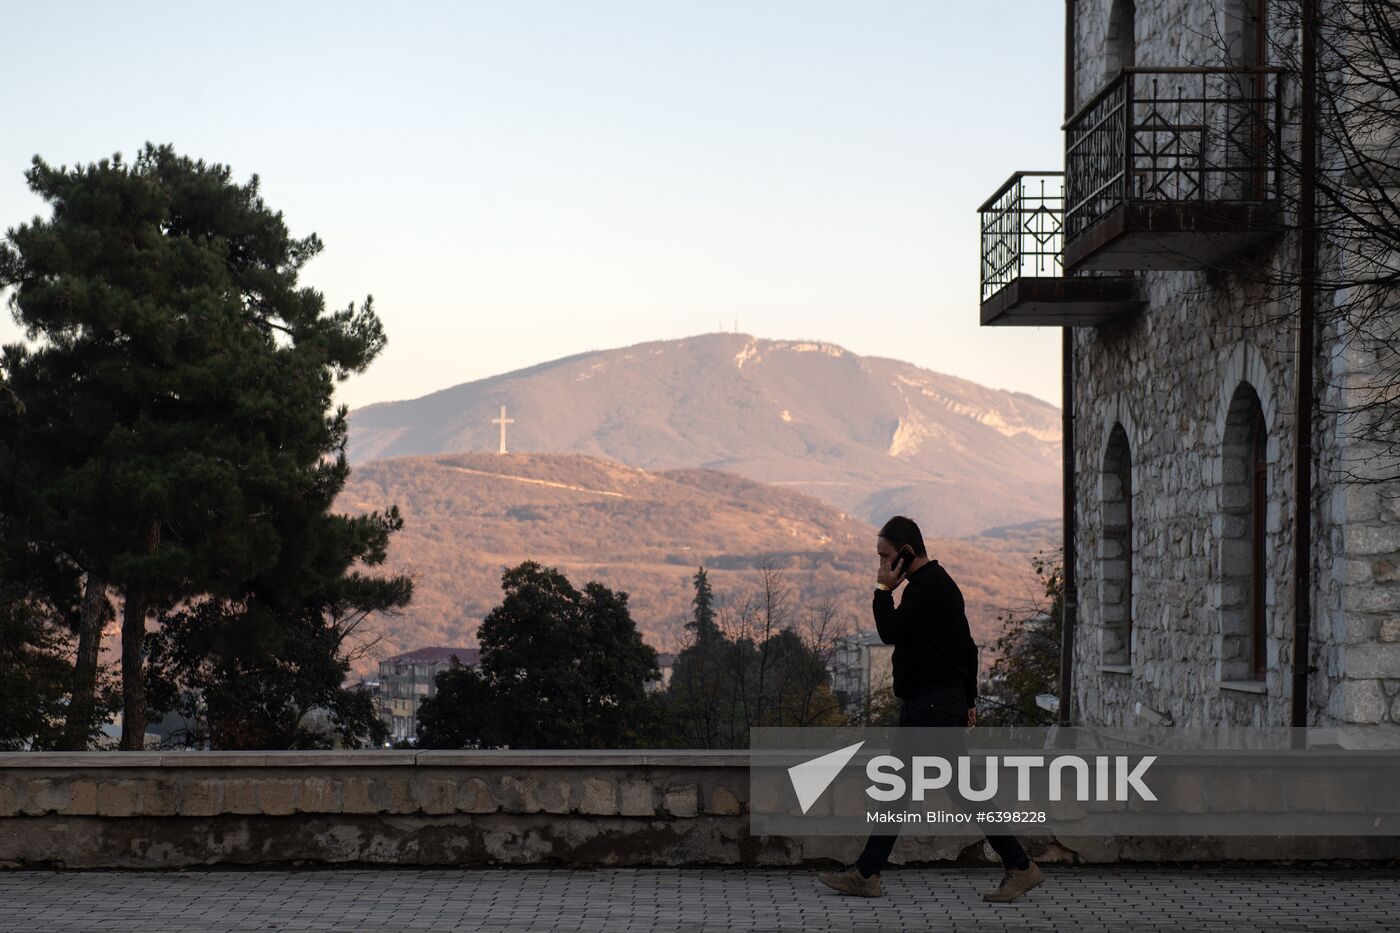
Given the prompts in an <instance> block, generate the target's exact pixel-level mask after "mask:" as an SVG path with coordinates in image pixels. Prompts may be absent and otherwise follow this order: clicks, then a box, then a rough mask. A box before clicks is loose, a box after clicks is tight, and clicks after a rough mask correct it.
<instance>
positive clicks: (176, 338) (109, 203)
mask: <svg viewBox="0 0 1400 933" xmlns="http://www.w3.org/2000/svg"><path fill="white" fill-rule="evenodd" d="M26 178H27V180H28V182H29V186H30V188H31V190H33V191H34V192H35V193H36V194H39V195H40V196H41V197H43V198H44V199H45V200H46V201H48V202H49V204H50V205H51V206H52V216H51V217H50V218H48V219H40V218H36V219H34V220H33V221H32V222H30V223H28V224H23V225H21V226H19V227H17V228H15V229H12V230H11V231H10V232H9V237H8V239H9V242H8V243H4V244H0V287H5V286H12V287H13V288H14V292H13V298H12V305H13V308H14V312H15V317H16V319H17V321H18V322H19V323H20V324H21V326H22V327H23V328H24V329H25V333H26V336H27V338H28V341H29V343H28V345H12V346H8V347H5V348H4V351H3V357H0V379H2V380H4V381H5V382H6V383H7V384H8V385H9V387H10V389H11V390H12V391H13V393H14V395H15V397H16V398H17V399H18V400H19V401H20V402H21V403H22V405H23V408H24V411H23V413H22V414H20V413H17V412H13V411H11V412H8V413H6V412H5V411H4V410H3V409H0V485H3V486H4V487H5V489H0V502H3V503H4V507H6V508H9V507H17V508H20V509H22V510H23V513H24V518H25V521H24V526H25V527H26V528H28V529H31V531H33V532H34V533H35V534H39V535H41V536H42V540H43V542H44V544H45V546H47V547H51V548H52V549H53V550H54V551H56V552H59V553H62V554H64V555H65V556H66V558H67V559H68V560H69V561H71V562H72V564H73V565H74V566H75V567H77V568H78V569H79V570H80V571H81V572H82V573H83V574H84V575H85V580H86V586H87V588H88V589H89V590H90V591H91V592H92V595H93V597H94V598H92V599H91V600H87V601H86V605H87V606H88V607H89V610H90V611H89V612H88V613H84V615H83V617H82V619H81V621H80V623H79V629H80V631H79V647H78V654H79V657H80V659H81V658H83V657H86V656H87V655H89V654H93V656H95V648H94V647H93V644H94V642H95V641H96V639H98V638H99V637H100V634H101V625H100V619H99V618H98V615H99V613H100V609H101V607H102V606H103V604H104V603H105V601H106V597H107V593H108V591H109V588H110V590H111V591H112V592H114V593H115V594H116V595H117V596H119V597H120V600H121V604H122V614H123V617H122V682H123V683H122V692H123V732H122V741H121V747H122V748H125V749H139V748H140V747H141V744H142V738H143V734H144V730H145V726H146V723H147V708H146V707H147V703H146V695H145V677H144V676H143V670H142V668H143V655H144V654H145V651H146V644H145V642H146V620H147V618H148V616H149V615H150V614H151V613H153V612H155V613H168V612H170V611H173V610H175V609H176V607H180V606H184V605H188V604H190V603H191V601H192V600H196V599H198V598H199V597H209V598H212V599H216V600H219V599H224V600H230V601H233V602H234V603H238V602H241V601H243V600H245V599H246V598H247V595H248V593H249V581H250V580H258V579H266V578H267V577H268V576H269V575H271V574H274V573H275V568H276V567H277V566H278V564H279V561H280V560H282V559H283V558H282V552H283V550H284V548H285V547H289V546H294V542H287V541H284V538H283V535H284V534H285V533H287V531H288V528H287V527H286V526H279V521H278V515H279V510H282V509H284V508H285V507H286V506H287V504H288V503H293V502H316V503H320V502H328V501H330V498H333V495H329V494H330V493H332V492H333V491H334V490H335V489H338V488H339V485H338V484H340V483H343V481H344V475H345V466H344V455H343V446H344V431H345V410H344V409H343V408H341V409H338V410H336V411H335V412H334V414H331V413H330V407H331V394H332V390H333V385H334V380H335V379H343V378H346V377H347V376H348V375H350V374H351V373H354V372H359V371H361V370H363V369H364V368H365V367H366V366H368V365H369V363H370V362H371V361H372V360H373V359H374V357H375V356H376V355H377V354H378V353H379V351H380V350H381V349H382V347H383V345H384V335H383V331H382V329H381V327H380V324H379V320H378V318H377V317H376V316H375V314H374V312H373V310H372V307H371V304H370V302H369V301H368V300H366V302H365V303H364V304H363V305H362V306H361V307H359V308H355V307H354V306H353V305H352V306H351V307H349V308H347V309H345V310H343V311H339V312H335V313H332V314H327V313H325V303H324V300H323V298H322V296H321V295H320V293H319V292H317V291H315V290H314V289H311V288H307V287H303V286H301V285H299V284H298V275H299V273H300V271H301V269H302V267H303V266H304V264H305V263H306V262H307V261H308V260H310V259H311V258H312V257H314V256H315V255H316V254H317V253H319V252H320V250H321V243H320V241H319V240H318V239H317V238H316V236H315V235H314V234H313V235H311V236H308V237H305V238H303V239H294V238H293V237H292V236H291V235H290V234H289V233H288V231H287V228H286V225H285V223H284V222H283V220H282V216H281V214H280V213H274V212H273V211H272V210H270V209H269V208H268V207H267V206H266V205H265V204H264V202H263V201H262V198H261V196H260V195H259V193H258V180H257V177H256V176H254V177H253V178H252V179H251V180H250V181H249V182H248V183H246V184H242V185H239V184H236V183H234V182H233V181H232V180H231V173H230V170H229V169H228V168H226V167H224V166H220V165H209V164H206V163H204V162H203V161H193V160H191V159H189V158H186V157H183V156H179V155H177V154H176V153H175V152H174V151H173V149H171V147H169V146H161V147H155V146H152V145H150V144H147V146H146V147H145V148H144V149H143V150H142V151H141V152H140V154H139V155H138V156H137V158H136V160H135V162H133V163H131V164H127V163H125V162H123V161H122V159H121V157H120V156H116V157H113V158H112V159H110V160H102V161H99V162H96V163H92V164H89V165H85V166H84V165H79V166H77V167H76V168H74V169H72V170H69V169H66V168H63V167H59V168H55V167H53V166H50V165H49V164H47V163H46V162H44V161H43V160H42V159H40V158H37V157H36V158H35V160H34V163H33V166H32V167H31V168H30V170H29V171H28V172H27V173H26ZM295 528H296V526H295V525H294V526H293V531H295ZM78 671H79V677H80V679H81V678H86V677H89V676H91V669H90V666H89V665H85V664H80V665H79V666H78ZM92 693H93V688H92V685H91V683H81V682H80V683H77V684H76V685H75V688H74V702H73V704H72V706H71V708H72V709H73V710H75V711H81V710H83V709H84V708H86V706H87V705H88V704H89V703H90V700H89V698H90V697H91V695H92ZM79 731H80V730H79Z"/></svg>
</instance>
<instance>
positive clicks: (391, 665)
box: [379, 648, 481, 742]
mask: <svg viewBox="0 0 1400 933" xmlns="http://www.w3.org/2000/svg"><path fill="white" fill-rule="evenodd" d="M454 655H455V656H456V657H457V659H458V660H460V661H461V662H462V664H464V665H465V666H467V667H476V666H478V665H479V664H480V663H481V651H480V649H478V648H417V649H415V650H413V651H408V652H405V653H404V654H396V655H394V656H393V657H392V658H385V659H384V660H383V661H380V662H379V717H380V719H382V720H384V724H385V725H387V726H388V727H389V737H390V739H391V740H392V741H395V742H399V741H402V740H404V739H413V738H416V737H417V735H418V706H419V704H421V703H422V702H423V700H425V699H427V698H428V697H431V696H434V695H436V693H437V687H436V684H435V682H434V678H436V677H437V675H438V673H439V672H440V671H445V670H447V668H448V667H450V666H451V664H452V658H453V656H454Z"/></svg>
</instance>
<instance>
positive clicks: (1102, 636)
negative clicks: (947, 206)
mask: <svg viewBox="0 0 1400 933" xmlns="http://www.w3.org/2000/svg"><path fill="white" fill-rule="evenodd" d="M1323 2H1324V5H1326V0H1323ZM1289 22H1290V20H1289V18H1288V17H1286V16H1284V15H1283V13H1282V12H1281V11H1280V9H1279V8H1278V6H1276V5H1275V4H1273V3H1269V2H1262V0H1199V2H1198V0H1163V2H1160V3H1153V4H1137V5H1136V6H1135V5H1134V3H1133V2H1132V0H1072V2H1070V3H1068V4H1067V22H1066V50H1067V56H1066V58H1067V63H1066V73H1065V81H1066V95H1065V97H1066V101H1065V103H1066V107H1065V110H1066V122H1065V164H1064V167H1063V171H1060V172H1038V173H1017V174H1016V175H1013V176H1012V178H1011V179H1010V180H1009V181H1008V182H1007V183H1006V184H1005V185H1003V186H1002V188H1001V189H999V190H998V191H997V192H996V193H995V194H993V196H992V197H991V198H989V199H988V201H987V202H986V203H985V204H984V205H983V206H982V208H981V220H982V305H981V314H982V323H983V324H986V325H1039V326H1044V325H1050V326H1056V327H1060V328H1062V330H1063V334H1064V359H1065V360H1067V361H1069V364H1070V365H1068V366H1067V367H1066V371H1067V378H1066V386H1065V392H1066V400H1067V404H1066V406H1065V407H1066V414H1067V416H1068V417H1067V424H1066V429H1067V430H1066V435H1067V437H1072V443H1067V444H1066V458H1067V464H1066V473H1067V474H1071V471H1072V477H1073V481H1072V483H1071V484H1069V488H1068V491H1067V496H1066V499H1067V513H1066V514H1067V518H1072V521H1067V522H1066V525H1067V540H1068V538H1069V537H1070V536H1072V539H1073V540H1072V545H1073V546H1072V550H1071V553H1072V555H1073V562H1072V567H1071V568H1070V570H1071V572H1072V573H1073V575H1074V581H1075V584H1076V590H1077V607H1076V606H1075V605H1073V603H1072V604H1071V607H1070V618H1071V619H1072V620H1073V624H1072V627H1070V626H1067V630H1069V631H1070V632H1072V635H1071V636H1070V637H1071V638H1072V661H1073V664H1072V677H1071V678H1070V684H1071V686H1070V689H1069V690H1068V691H1067V692H1066V695H1068V696H1070V698H1071V699H1072V707H1071V710H1070V711H1069V712H1068V714H1067V716H1066V719H1067V721H1074V722H1078V723H1085V724H1103V725H1146V724H1152V725H1155V724H1176V725H1224V724H1229V725H1266V726H1287V725H1290V724H1293V725H1302V724H1306V725H1324V726H1325V725H1337V724H1348V723H1388V724H1400V484H1398V483H1396V482H1395V481H1394V480H1389V481H1385V482H1379V483H1377V482H1355V481H1353V480H1349V479H1348V478H1347V474H1352V475H1358V474H1359V475H1360V476H1362V477H1363V478H1368V479H1375V478H1376V477H1378V476H1384V475H1386V474H1387V473H1388V474H1389V475H1390V476H1394V475H1395V469H1396V464H1395V462H1394V459H1393V457H1391V456H1389V455H1388V454H1387V453H1386V452H1385V451H1381V450H1380V448H1378V447H1376V446H1375V445H1374V444H1373V443H1372V442H1371V441H1368V440H1367V439H1365V437H1364V436H1363V435H1361V434H1360V433H1358V431H1357V430H1356V426H1355V423H1354V422H1351V421H1349V419H1347V418H1345V417H1343V416H1341V415H1338V414H1336V412H1337V411H1338V410H1340V409H1341V408H1343V407H1345V405H1346V404H1347V403H1348V399H1349V397H1348V396H1346V395H1345V392H1346V391H1351V390H1344V389H1343V388H1340V387H1342V386H1345V385H1347V384H1349V383H1350V384H1351V385H1358V384H1375V383H1376V382H1377V381H1378V377H1380V376H1385V375H1386V371H1385V370H1384V367H1386V366H1387V365H1388V364H1386V363H1385V362H1383V361H1382V360H1383V357H1380V356H1378V355H1377V354H1376V353H1375V352H1374V348H1369V349H1368V345H1366V344H1365V343H1363V342H1359V341H1356V340H1353V339H1349V338H1350V337H1351V336H1354V335H1350V334H1348V333H1346V332H1345V331H1346V324H1345V322H1344V321H1341V320H1339V319H1336V318H1331V319H1329V318H1327V317H1326V316H1325V315H1323V316H1320V317H1318V318H1317V320H1318V322H1319V324H1318V325H1317V326H1316V327H1314V328H1311V329H1308V330H1307V332H1308V333H1312V334H1314V339H1315V341H1316V352H1315V353H1314V354H1307V353H1299V352H1298V351H1299V340H1300V331H1302V330H1303V328H1302V327H1300V323H1299V322H1300V320H1301V319H1302V318H1300V314H1299V308H1300V307H1302V305H1301V304H1300V302H1302V301H1304V300H1305V299H1303V298H1302V297H1301V296H1302V294H1303V292H1302V291H1300V289H1299V288H1297V287H1284V285H1283V284H1282V283H1290V282H1297V281H1299V278H1298V277H1299V275H1300V273H1301V260H1300V257H1301V256H1302V255H1304V254H1303V252H1302V250H1303V249H1305V248H1307V241H1305V240H1303V239H1302V235H1301V234H1300V232H1299V231H1300V229H1302V228H1304V227H1307V226H1308V225H1306V224H1303V223H1300V222H1299V211H1300V210H1304V209H1306V208H1305V207H1303V205H1305V204H1306V201H1305V200H1304V199H1302V198H1301V197H1300V195H1301V193H1302V192H1303V190H1304V185H1305V184H1306V183H1305V181H1304V180H1303V179H1304V172H1302V171H1300V170H1298V169H1296V168H1290V167H1293V166H1297V165H1299V164H1300V149H1301V147H1300V138H1301V135H1300V134H1301V130H1300V119H1299V117H1300V113H1299V109H1300V102H1301V100H1302V98H1301V93H1300V89H1299V82H1298V81H1297V80H1296V79H1297V77H1298V76H1297V74H1296V73H1295V72H1290V71H1289V70H1288V69H1281V68H1278V67H1276V66H1277V65H1278V63H1279V62H1278V59H1279V58H1280V57H1286V58H1289V60H1290V61H1292V60H1293V59H1292V57H1291V50H1296V48H1297V43H1299V42H1300V41H1301V38H1300V36H1299V35H1298V34H1297V33H1298V27H1297V25H1296V20H1295V21H1292V22H1293V23H1294V24H1293V25H1289ZM1290 30H1291V31H1290ZM1323 158H1324V160H1325V158H1326V153H1325V152H1324V155H1323ZM1318 255H1319V259H1318V262H1319V270H1320V274H1321V275H1322V276H1323V277H1325V276H1326V275H1327V272H1328V269H1329V268H1333V269H1334V271H1335V265H1334V266H1333V267H1329V266H1328V263H1333V264H1335V263H1337V262H1338V260H1336V259H1335V256H1334V254H1329V253H1328V251H1327V250H1325V249H1320V251H1319V253H1318ZM1324 310H1325V309H1324ZM1397 316H1398V317H1400V315H1397ZM1308 365H1311V366H1313V367H1314V370H1313V372H1312V376H1311V378H1309V377H1308V375H1307V373H1308V370H1307V369H1306V368H1302V367H1306V366H1308ZM1391 375H1392V376H1393V373H1391ZM1300 386H1311V387H1314V389H1313V390H1314V391H1315V393H1316V402H1317V404H1316V405H1315V406H1309V405H1307V404H1302V405H1300V403H1299V388H1300ZM1300 411H1301V412H1310V413H1311V414H1310V421H1311V423H1310V424H1307V423H1302V436H1303V438H1304V439H1307V440H1310V441H1311V451H1309V450H1307V448H1306V447H1303V448H1302V449H1301V450H1299V449H1298V447H1299V445H1298V444H1297V441H1298V439H1299V437H1300V418H1299V412H1300ZM1300 463H1302V464H1305V467H1306V469H1308V470H1310V472H1311V482H1310V489H1311V496H1310V501H1301V502H1300V501H1298V499H1297V497H1295V495H1294V483H1295V478H1296V476H1298V475H1306V474H1300V473H1297V472H1295V471H1297V470H1298V469H1299V466H1298V465H1299V464H1300ZM1300 527H1301V528H1306V529H1309V530H1308V533H1307V534H1306V535H1304V536H1298V534H1297V529H1299V528H1300ZM1301 541H1306V542H1307V543H1308V545H1309V547H1308V548H1307V549H1306V550H1303V549H1300V548H1299V547H1297V545H1298V544H1299V543H1300V542H1301ZM1300 553H1306V554H1307V564H1308V566H1306V567H1305V572H1304V573H1302V574H1299V575H1297V576H1296V577H1295V573H1294V569H1295V563H1296V562H1297V560H1298V555H1299V554H1300ZM1298 577H1301V580H1299V579H1298ZM1299 593H1303V594H1305V598H1304V600H1303V604H1302V606H1301V608H1302V609H1303V610H1304V611H1303V612H1302V614H1301V615H1300V614H1299V613H1298V612H1297V611H1295V610H1297V609H1298V608H1300V607H1299V605H1298V604H1297V602H1296V599H1295V598H1296V596H1297V594H1299ZM1300 618H1301V619H1302V620H1303V621H1304V622H1305V623H1306V624H1307V625H1308V626H1309V628H1308V636H1307V639H1306V641H1303V640H1301V639H1298V640H1296V641H1297V642H1298V643H1299V644H1302V645H1305V646H1306V647H1305V649H1304V650H1303V652H1302V662H1301V663H1296V662H1295V655H1294V650H1295V632H1296V631H1298V629H1297V628H1296V627H1295V626H1296V625H1297V624H1298V623H1299V620H1300ZM1295 670H1297V671H1299V672H1300V673H1301V674H1302V676H1303V679H1302V683H1303V685H1305V688H1306V694H1305V696H1304V694H1303V692H1302V691H1298V696H1299V697H1300V699H1302V700H1303V702H1301V703H1300V705H1299V707H1298V708H1296V709H1295V707H1294V702H1293V701H1294V696H1295V680H1294V672H1295Z"/></svg>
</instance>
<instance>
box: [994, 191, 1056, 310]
mask: <svg viewBox="0 0 1400 933" xmlns="http://www.w3.org/2000/svg"><path fill="white" fill-rule="evenodd" d="M1064 180H1065V173H1064V172H1017V173H1016V174H1015V175H1012V176H1011V177H1010V178H1009V179H1007V181H1006V183H1005V184H1004V185H1002V186H1001V187H1000V188H998V189H997V192H996V194H993V195H992V196H991V197H990V198H988V199H987V201H986V203H985V204H983V205H982V206H981V207H980V208H978V213H979V214H980V215H981V217H982V300H983V301H986V300H987V299H988V298H990V297H992V296H993V295H995V294H996V293H997V292H999V291H1001V290H1002V289H1003V288H1005V287H1006V286H1007V285H1009V284H1010V283H1011V282H1012V280H1014V279H1018V278H1022V277H1031V276H1049V275H1061V274H1063V273H1062V271H1061V267H1060V245H1061V243H1060V240H1061V230H1062V228H1063V224H1062V220H1063V218H1064V211H1065V193H1064Z"/></svg>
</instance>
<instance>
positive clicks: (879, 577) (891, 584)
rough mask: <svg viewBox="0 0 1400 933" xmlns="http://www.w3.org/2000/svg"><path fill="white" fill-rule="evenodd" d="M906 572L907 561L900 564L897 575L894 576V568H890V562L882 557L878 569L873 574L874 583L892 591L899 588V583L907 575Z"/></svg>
mask: <svg viewBox="0 0 1400 933" xmlns="http://www.w3.org/2000/svg"><path fill="white" fill-rule="evenodd" d="M908 572H909V562H908V561H904V562H903V563H901V564H900V567H899V573H898V574H896V573H895V572H894V568H893V567H891V566H890V562H889V561H888V560H887V559H886V558H883V557H882V558H880V569H879V571H878V572H877V573H876V574H875V582H876V583H879V584H880V585H881V586H885V587H888V588H889V589H894V588H895V587H897V586H899V584H900V582H901V581H902V580H903V579H904V576H905V574H907V573H908Z"/></svg>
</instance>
